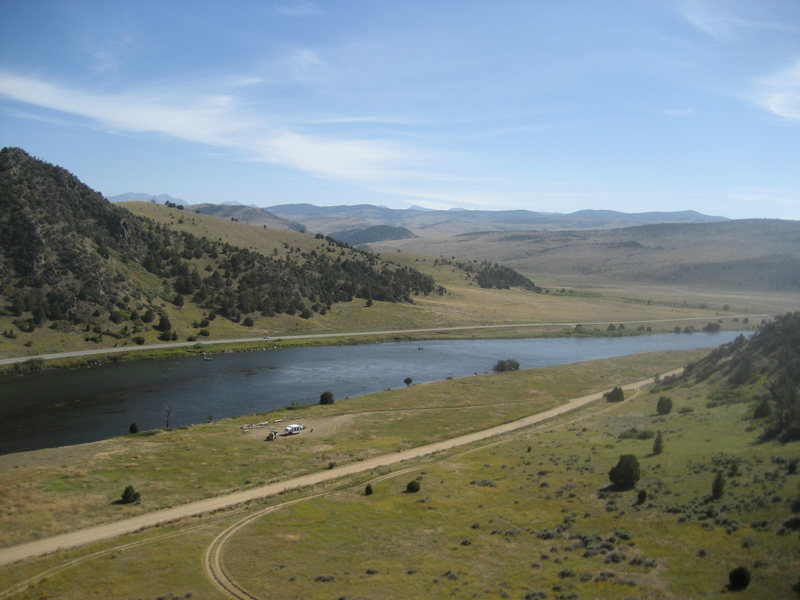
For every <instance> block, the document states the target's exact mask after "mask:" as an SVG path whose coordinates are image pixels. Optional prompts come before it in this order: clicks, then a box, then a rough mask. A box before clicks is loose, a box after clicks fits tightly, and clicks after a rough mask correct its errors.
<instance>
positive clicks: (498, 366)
mask: <svg viewBox="0 0 800 600" xmlns="http://www.w3.org/2000/svg"><path fill="white" fill-rule="evenodd" d="M518 369H519V363H518V362H517V361H515V360H514V359H513V358H507V359H505V360H498V361H497V362H496V363H495V365H494V372H495V373H503V372H504V371H517V370H518Z"/></svg>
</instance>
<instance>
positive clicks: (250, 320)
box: [242, 317, 255, 327]
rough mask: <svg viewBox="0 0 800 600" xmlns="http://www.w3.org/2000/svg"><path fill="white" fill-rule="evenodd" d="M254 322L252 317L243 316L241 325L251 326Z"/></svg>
mask: <svg viewBox="0 0 800 600" xmlns="http://www.w3.org/2000/svg"><path fill="white" fill-rule="evenodd" d="M254 323H255V321H253V317H245V319H244V321H242V325H243V326H245V327H252V326H253V324H254Z"/></svg>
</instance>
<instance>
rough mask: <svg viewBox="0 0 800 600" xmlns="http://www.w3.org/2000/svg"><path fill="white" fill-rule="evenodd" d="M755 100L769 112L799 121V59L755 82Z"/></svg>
mask: <svg viewBox="0 0 800 600" xmlns="http://www.w3.org/2000/svg"><path fill="white" fill-rule="evenodd" d="M755 97H756V102H757V103H758V104H759V105H761V106H762V107H763V108H765V109H766V110H768V111H770V112H771V113H773V114H775V115H778V116H780V117H784V118H786V119H790V120H792V121H800V59H798V60H797V61H796V62H795V63H794V64H793V65H792V66H790V67H789V68H787V69H783V70H781V71H778V72H777V73H774V74H773V75H770V76H768V77H765V78H763V79H760V80H759V81H757V82H756V92H755Z"/></svg>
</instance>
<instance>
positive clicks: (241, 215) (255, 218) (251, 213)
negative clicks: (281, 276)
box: [186, 204, 306, 233]
mask: <svg viewBox="0 0 800 600" xmlns="http://www.w3.org/2000/svg"><path fill="white" fill-rule="evenodd" d="M186 209H187V210H190V211H192V212H197V213H201V214H204V215H212V216H214V217H219V218H221V219H232V220H234V221H241V222H242V223H249V224H250V225H260V226H265V227H267V228H269V229H288V230H290V231H299V232H301V233H303V232H305V231H306V227H305V225H301V224H300V223H297V222H295V221H290V220H288V219H283V218H281V217H278V216H275V215H273V214H272V213H271V212H268V211H266V210H264V209H263V208H258V207H254V206H246V205H244V204H191V205H189V206H187V207H186Z"/></svg>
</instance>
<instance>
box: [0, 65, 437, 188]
mask: <svg viewBox="0 0 800 600" xmlns="http://www.w3.org/2000/svg"><path fill="white" fill-rule="evenodd" d="M0 96H5V97H6V98H9V99H11V100H14V101H17V102H22V103H25V104H29V105H33V106H37V107H40V108H45V109H49V110H53V111H57V112H60V113H64V114H67V115H72V116H77V117H82V118H85V119H88V120H89V121H90V122H91V123H92V124H99V125H101V126H102V127H104V128H105V129H107V130H113V131H122V132H132V133H153V134H161V135H166V136H170V137H174V138H178V139H182V140H188V141H191V142H198V143H201V144H205V145H209V146H213V147H217V148H226V149H233V150H237V151H240V152H242V153H244V154H245V155H248V156H249V157H250V158H251V159H252V160H256V161H262V162H266V163H270V164H277V165H281V166H285V167H291V168H294V169H298V170H300V171H304V172H306V173H308V174H310V175H313V176H315V177H319V178H325V179H336V180H340V181H348V182H355V183H362V184H375V183H377V182H386V181H396V180H399V179H403V178H406V177H415V176H419V175H420V173H421V171H420V168H421V161H422V158H423V153H420V152H416V151H412V149H410V148H408V147H405V146H402V145H400V144H398V143H396V142H393V141H390V140H383V139H361V138H358V137H354V136H351V137H346V138H345V139H342V138H341V136H340V137H339V138H334V137H331V136H321V135H314V134H309V133H298V132H297V131H293V130H292V127H291V121H292V119H291V118H289V117H285V118H284V119H282V120H281V119H279V118H277V117H274V116H272V117H265V116H262V115H256V114H248V110H247V109H248V105H247V103H246V102H243V101H241V100H240V99H239V98H238V97H236V96H233V95H230V94H224V93H222V94H206V95H203V94H197V93H189V92H185V91H183V92H181V91H179V90H171V91H165V90H164V89H162V88H159V89H158V90H157V91H156V90H147V89H142V90H135V91H126V92H121V93H113V94H111V93H109V94H104V93H93V92H86V91H80V90H75V89H71V88H67V87H65V86H61V85H58V84H54V83H50V82H46V81H42V80H39V79H34V78H31V77H25V76H20V75H16V74H13V73H9V72H5V71H0ZM27 118H30V116H28V117H27ZM43 118H50V117H49V115H45V116H44V117H43ZM340 121H341V122H342V123H347V122H352V123H359V122H361V119H359V118H349V119H348V118H342V119H340ZM300 122H302V123H303V124H304V127H306V128H307V127H309V124H310V121H309V120H301V121H300Z"/></svg>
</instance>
